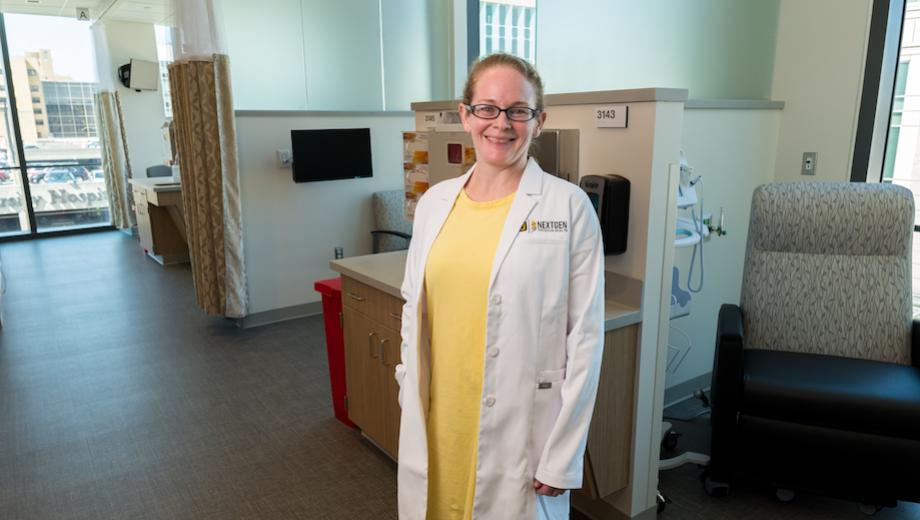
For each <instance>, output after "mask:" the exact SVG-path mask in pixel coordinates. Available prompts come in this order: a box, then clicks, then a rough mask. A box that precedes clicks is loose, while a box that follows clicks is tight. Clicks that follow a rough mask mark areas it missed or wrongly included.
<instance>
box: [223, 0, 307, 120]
mask: <svg viewBox="0 0 920 520" xmlns="http://www.w3.org/2000/svg"><path fill="white" fill-rule="evenodd" d="M300 4H301V0H262V1H261V2H259V5H258V6H255V5H254V4H253V2H251V1H249V0H221V14H222V15H223V26H224V30H225V34H226V38H225V40H226V44H227V53H228V54H229V56H230V80H231V82H232V86H233V104H234V106H235V107H237V108H246V109H261V110H305V109H306V108H307V91H306V88H305V85H306V75H305V73H304V46H303V43H304V40H303V30H302V20H301V7H300Z"/></svg>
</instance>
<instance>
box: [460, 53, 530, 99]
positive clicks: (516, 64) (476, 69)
mask: <svg viewBox="0 0 920 520" xmlns="http://www.w3.org/2000/svg"><path fill="white" fill-rule="evenodd" d="M492 67H510V68H512V69H514V70H516V71H518V72H520V73H521V75H522V76H524V78H525V79H527V81H529V82H530V84H531V85H532V86H533V92H534V96H535V97H536V100H537V106H536V107H535V108H536V109H537V110H543V80H541V79H540V74H539V73H538V72H537V69H535V68H534V66H533V65H531V64H530V62H529V61H527V60H525V59H522V58H518V57H517V56H512V55H511V54H505V53H496V54H490V55H488V56H486V57H484V58H480V59H478V60H476V63H474V64H473V68H472V69H471V70H470V75H469V77H467V78H466V85H465V86H464V87H463V103H465V104H467V105H469V104H470V103H472V102H473V88H474V87H475V86H476V80H477V79H478V78H479V75H480V74H482V73H483V72H485V71H486V70H488V69H491V68H492Z"/></svg>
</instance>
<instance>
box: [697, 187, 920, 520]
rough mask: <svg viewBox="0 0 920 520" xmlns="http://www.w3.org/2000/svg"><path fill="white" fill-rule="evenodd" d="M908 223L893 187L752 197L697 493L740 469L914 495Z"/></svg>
mask: <svg viewBox="0 0 920 520" xmlns="http://www.w3.org/2000/svg"><path fill="white" fill-rule="evenodd" d="M913 220H914V203H913V197H912V195H911V193H910V192H909V191H908V190H906V189H904V188H901V187H899V186H893V185H887V184H856V183H853V184H851V183H783V184H767V185H764V186H760V187H759V188H757V189H756V190H755V191H754V196H753V202H752V207H751V220H750V228H749V231H748V242H747V257H746V260H745V266H744V280H743V283H742V290H741V305H740V306H738V305H731V304H726V305H723V306H722V308H721V310H720V313H719V319H718V325H717V332H716V355H715V360H714V365H713V375H712V445H711V461H710V465H709V468H708V469H707V470H706V473H704V475H703V481H704V484H705V486H706V490H707V492H709V493H710V494H713V495H717V494H724V493H725V492H727V490H728V485H729V483H730V482H731V480H732V478H733V477H734V476H736V475H738V474H739V473H744V474H749V475H754V476H756V477H759V478H762V479H765V480H767V481H768V482H770V483H772V484H773V485H775V486H776V487H777V488H780V489H784V490H793V491H794V490H802V491H812V492H817V493H822V494H828V495H833V496H838V497H841V498H846V499H851V500H855V501H859V502H862V503H864V504H872V505H876V506H882V505H894V504H896V501H897V500H908V501H920V478H918V477H917V468H918V467H920V327H918V323H917V322H912V320H911V237H912V234H913ZM787 496H788V495H787Z"/></svg>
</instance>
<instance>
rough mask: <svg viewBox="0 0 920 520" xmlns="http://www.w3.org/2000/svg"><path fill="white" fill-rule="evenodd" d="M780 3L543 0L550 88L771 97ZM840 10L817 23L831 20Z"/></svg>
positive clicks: (541, 52)
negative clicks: (668, 90)
mask: <svg viewBox="0 0 920 520" xmlns="http://www.w3.org/2000/svg"><path fill="white" fill-rule="evenodd" d="M778 3H779V0H757V1H754V0H747V1H738V0H694V1H692V2H682V1H674V0H645V1H642V2H637V1H634V0H570V1H566V2H540V3H539V5H538V8H537V68H538V69H539V70H540V72H541V74H542V76H543V79H544V81H545V83H546V88H547V91H548V92H579V91H591V90H612V89H623V88H642V87H676V88H687V89H689V90H690V98H691V99H701V98H769V97H770V83H771V77H772V74H773V52H774V43H775V34H776V20H777V10H778ZM801 3H809V2H801ZM825 3H829V2H825ZM834 11H836V9H833V10H830V9H828V10H826V14H825V16H823V17H822V18H821V19H819V20H816V21H815V22H816V23H818V24H825V25H832V24H830V23H827V22H828V21H829V16H828V15H829V13H831V12H834ZM834 19H835V20H834V21H835V23H836V14H834Z"/></svg>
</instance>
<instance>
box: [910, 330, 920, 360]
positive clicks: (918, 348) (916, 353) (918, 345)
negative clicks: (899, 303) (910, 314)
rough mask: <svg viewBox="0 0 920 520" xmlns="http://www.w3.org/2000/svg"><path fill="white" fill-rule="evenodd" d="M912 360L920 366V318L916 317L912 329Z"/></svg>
mask: <svg viewBox="0 0 920 520" xmlns="http://www.w3.org/2000/svg"><path fill="white" fill-rule="evenodd" d="M910 362H911V364H912V365H914V366H915V367H918V368H920V320H918V319H916V318H914V320H913V325H912V326H911V329H910Z"/></svg>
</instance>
